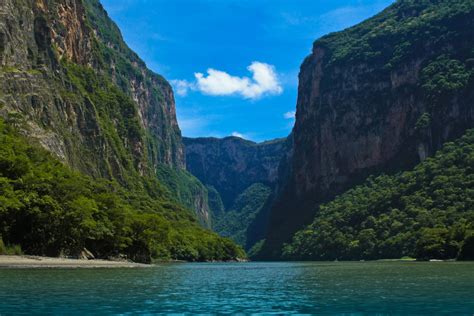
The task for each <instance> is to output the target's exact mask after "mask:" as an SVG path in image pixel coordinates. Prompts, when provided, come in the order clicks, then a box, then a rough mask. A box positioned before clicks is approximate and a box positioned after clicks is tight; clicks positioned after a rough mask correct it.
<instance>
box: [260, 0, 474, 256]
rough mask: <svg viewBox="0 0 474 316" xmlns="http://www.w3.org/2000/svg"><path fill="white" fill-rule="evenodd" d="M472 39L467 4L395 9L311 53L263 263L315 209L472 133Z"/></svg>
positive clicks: (466, 0)
mask: <svg viewBox="0 0 474 316" xmlns="http://www.w3.org/2000/svg"><path fill="white" fill-rule="evenodd" d="M473 38H474V2H473V1H470V0H450V1H448V0H442V1H434V0H423V1H418V0H417V1H414V0H399V1H397V2H396V3H395V4H393V5H391V6H390V7H389V8H387V9H386V10H384V11H383V12H381V13H380V14H378V15H376V16H375V17H373V18H371V19H369V20H367V21H365V22H363V23H361V24H359V25H357V26H354V27H352V28H350V29H347V30H344V31H342V32H339V33H333V34H330V35H328V36H325V37H323V38H321V39H319V40H317V41H316V42H315V43H314V47H313V52H312V54H311V55H310V56H308V57H307V58H306V59H305V61H304V62H303V64H302V66H301V71H300V75H299V89H298V101H297V113H296V124H295V127H294V130H293V137H294V138H293V140H294V151H293V157H292V159H291V162H290V164H289V166H288V171H287V173H288V174H289V176H288V179H287V180H286V185H285V186H284V188H283V189H282V192H281V193H280V194H279V196H278V198H277V200H276V202H275V204H274V205H273V207H272V211H271V219H270V223H269V227H270V229H269V232H268V234H267V236H266V242H265V246H264V249H263V252H262V255H263V256H264V257H267V258H271V257H273V258H276V257H278V256H279V254H280V251H281V245H282V243H283V242H286V241H288V240H289V238H290V237H291V235H292V234H293V233H294V232H295V231H296V230H297V229H298V228H301V227H302V225H304V224H309V222H311V220H312V219H313V217H314V215H315V211H316V210H317V205H318V204H320V203H322V202H325V201H328V200H330V199H332V198H333V197H334V196H335V195H337V194H339V193H341V192H343V191H344V190H346V189H348V188H349V187H351V186H353V185H354V184H357V183H360V182H361V181H363V180H364V179H365V178H366V177H367V176H368V175H371V174H377V173H380V172H382V171H383V172H392V171H397V170H402V169H407V168H410V167H412V166H414V165H416V164H417V163H419V162H420V161H422V160H424V159H426V157H428V156H430V155H432V154H433V153H434V152H435V151H436V150H437V149H439V148H440V147H441V145H442V144H443V143H444V142H446V141H448V140H451V139H454V138H457V137H460V136H461V135H462V134H463V133H464V132H465V130H466V129H467V128H469V127H472V126H473V125H474V104H473V102H474V80H473V79H474V76H473V67H474V41H473V40H472V39H473Z"/></svg>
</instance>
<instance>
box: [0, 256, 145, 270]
mask: <svg viewBox="0 0 474 316" xmlns="http://www.w3.org/2000/svg"><path fill="white" fill-rule="evenodd" d="M138 267H150V265H147V264H141V263H134V262H127V261H109V260H78V259H64V258H48V257H36V256H0V268H138Z"/></svg>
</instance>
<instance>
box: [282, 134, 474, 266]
mask: <svg viewBox="0 0 474 316" xmlns="http://www.w3.org/2000/svg"><path fill="white" fill-rule="evenodd" d="M316 214H317V215H316V217H315V219H314V222H313V223H312V224H311V225H309V226H307V227H306V228H304V229H302V230H300V231H299V232H297V233H296V234H295V235H294V237H293V240H292V242H291V243H290V244H286V245H285V246H284V248H283V253H284V256H286V258H288V259H313V260H334V259H344V260H349V259H354V260H356V259H357V260H358V259H379V258H401V257H403V256H410V257H415V258H418V259H429V258H437V259H451V258H456V257H458V258H459V259H468V258H473V256H474V253H473V237H472V236H473V234H474V130H469V131H468V132H467V134H466V135H465V136H464V137H462V138H460V139H459V140H457V141H456V142H450V143H446V144H445V146H444V147H443V149H442V150H440V151H439V152H438V153H437V154H436V155H435V156H434V157H433V158H429V159H427V160H425V161H424V162H422V163H421V164H419V165H418V166H417V167H416V168H415V169H414V170H412V171H407V172H404V173H401V174H398V175H394V176H389V175H382V176H379V177H377V178H369V179H368V180H367V182H366V183H365V184H364V185H360V186H357V187H355V188H353V189H351V190H349V191H348V192H346V193H344V194H342V195H340V196H338V197H337V198H335V199H334V200H333V201H332V202H329V203H327V204H324V205H321V206H320V207H319V208H318V210H317V213H316Z"/></svg>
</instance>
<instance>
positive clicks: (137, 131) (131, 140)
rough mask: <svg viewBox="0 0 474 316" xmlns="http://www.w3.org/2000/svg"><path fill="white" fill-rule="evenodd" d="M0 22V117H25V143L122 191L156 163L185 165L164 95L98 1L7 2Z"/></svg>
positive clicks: (166, 90) (167, 90) (161, 83)
mask: <svg viewBox="0 0 474 316" xmlns="http://www.w3.org/2000/svg"><path fill="white" fill-rule="evenodd" d="M1 14H2V19H1V20H0V40H1V42H2V43H1V45H0V46H1V49H0V61H1V65H2V72H1V76H2V82H1V84H0V93H1V102H2V103H3V104H5V105H6V110H4V111H3V112H4V113H5V111H9V112H17V113H20V114H21V115H23V117H24V119H25V120H26V121H28V124H29V125H30V130H28V131H25V132H26V133H27V134H28V135H29V136H31V137H34V138H37V139H38V140H39V141H40V142H41V143H42V144H43V146H45V147H46V148H48V149H49V150H50V151H51V152H54V153H55V154H56V155H57V156H58V157H59V158H60V159H62V160H64V161H66V162H67V163H68V164H69V165H71V166H73V167H74V168H77V169H79V170H81V171H83V172H86V173H88V174H91V175H94V176H104V177H114V178H117V179H119V180H121V181H122V182H126V181H127V180H126V179H125V178H126V177H127V176H130V173H131V172H132V170H137V171H139V172H140V174H145V173H147V172H149V170H147V169H151V168H149V167H155V166H157V165H158V164H159V163H163V164H167V165H173V166H178V167H183V166H184V157H183V150H182V146H181V141H180V131H179V128H178V125H177V122H176V115H175V107H174V100H173V93H172V90H171V87H170V86H169V84H168V83H167V82H166V81H165V80H164V79H163V78H162V77H161V76H159V75H156V74H154V73H152V72H151V71H149V70H148V69H147V68H146V66H145V64H144V63H143V61H141V60H140V59H139V58H138V56H136V54H135V53H133V52H132V51H131V50H130V49H129V48H128V47H127V46H126V44H125V43H124V42H123V40H122V38H121V35H120V32H119V30H118V29H117V27H116V26H115V24H114V23H113V22H112V21H111V20H110V19H109V18H108V17H107V14H106V12H105V11H104V10H103V8H102V6H101V5H100V3H99V2H98V1H95V0H87V1H84V2H83V1H79V0H64V1H59V0H58V1H48V2H46V1H41V0H37V1H20V2H18V1H11V0H7V1H4V2H3V4H2V12H1ZM111 95H112V96H111ZM94 102H95V103H101V106H100V107H99V106H98V105H97V104H95V103H94ZM122 118H123V119H122Z"/></svg>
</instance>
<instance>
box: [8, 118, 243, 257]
mask: <svg viewBox="0 0 474 316" xmlns="http://www.w3.org/2000/svg"><path fill="white" fill-rule="evenodd" d="M0 148H2V150H1V151H0V237H1V238H2V240H3V242H4V244H7V245H18V246H19V247H21V249H22V250H23V251H24V252H25V253H27V254H34V255H46V256H59V255H65V256H74V255H77V254H78V253H79V252H81V251H82V250H83V249H84V248H87V249H88V250H90V251H91V252H92V253H93V254H94V255H95V256H96V257H99V258H107V257H114V256H122V255H125V256H126V257H127V258H129V259H132V260H134V261H138V262H151V261H152V259H173V260H186V261H206V260H233V259H237V258H244V257H245V253H244V251H243V250H242V249H241V248H240V247H238V246H237V245H235V244H234V243H233V242H232V241H231V240H230V239H226V238H221V237H220V236H218V235H217V234H215V233H212V232H210V231H208V230H205V229H203V228H201V227H200V226H199V224H198V223H197V221H196V219H195V216H194V215H193V214H192V213H191V212H190V211H188V210H186V209H184V208H183V207H182V206H180V205H179V204H177V203H174V202H170V198H169V197H168V196H166V194H165V193H163V192H164V190H163V189H162V188H161V185H160V184H159V183H158V182H157V180H156V179H153V178H143V179H142V181H143V184H144V185H143V189H139V187H138V186H137V187H133V188H125V187H123V186H121V185H119V184H118V183H117V182H115V181H110V180H106V179H93V178H91V177H88V176H85V175H83V174H81V173H79V172H76V171H74V170H71V169H70V168H68V167H67V166H65V165H64V164H62V163H61V162H59V161H58V160H57V159H55V158H54V157H53V156H52V155H51V154H50V153H48V152H47V151H46V150H44V149H42V148H40V147H39V146H36V145H35V144H31V143H30V142H29V140H27V139H26V138H25V137H23V136H22V135H20V134H19V133H18V131H17V130H16V129H15V128H14V127H13V126H12V125H10V124H8V123H6V122H5V121H4V120H0Z"/></svg>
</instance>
